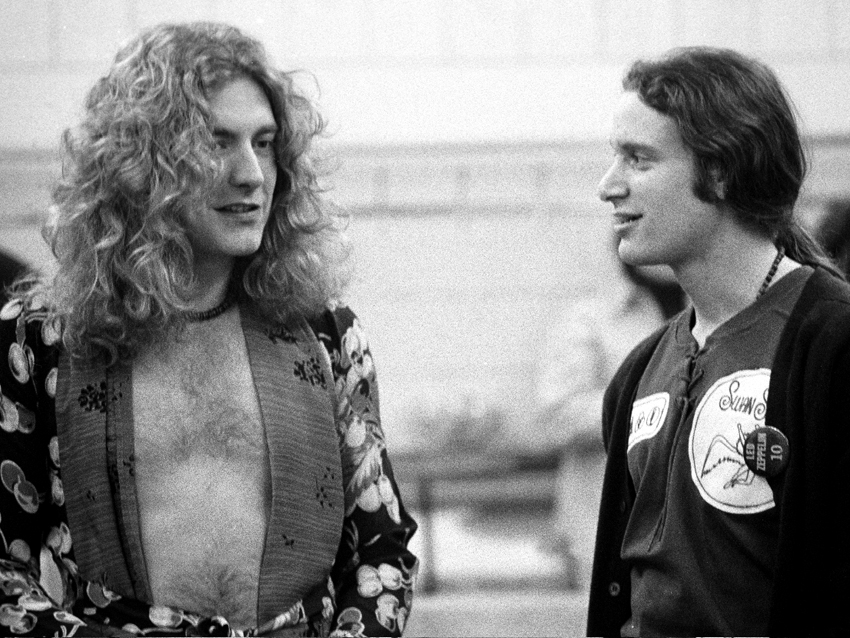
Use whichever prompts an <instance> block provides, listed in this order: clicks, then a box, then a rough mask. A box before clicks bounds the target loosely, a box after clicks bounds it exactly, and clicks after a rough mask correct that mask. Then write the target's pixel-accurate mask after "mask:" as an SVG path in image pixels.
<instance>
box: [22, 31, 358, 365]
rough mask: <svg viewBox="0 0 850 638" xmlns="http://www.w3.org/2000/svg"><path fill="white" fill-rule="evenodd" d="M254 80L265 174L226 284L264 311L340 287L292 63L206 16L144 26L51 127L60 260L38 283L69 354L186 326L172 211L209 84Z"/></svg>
mask: <svg viewBox="0 0 850 638" xmlns="http://www.w3.org/2000/svg"><path fill="white" fill-rule="evenodd" d="M243 76H244V77H248V78H250V79H251V80H253V81H255V82H257V84H258V85H259V86H260V87H261V88H262V90H263V91H264V93H265V95H266V96H267V97H268V100H269V103H270V105H271V109H272V112H273V114H274V118H275V120H276V121H277V124H278V127H279V132H278V134H277V137H276V139H275V155H276V160H277V171H278V176H277V183H276V187H275V192H274V196H273V200H272V206H271V214H270V217H269V222H268V224H267V225H266V228H265V230H264V233H263V238H262V244H261V247H260V249H259V251H258V252H257V253H255V254H254V255H251V256H250V257H244V258H241V259H240V260H238V261H237V265H236V268H235V274H234V287H235V288H237V290H238V292H239V294H240V295H241V297H242V299H243V301H250V302H252V303H254V304H255V305H256V307H258V308H259V309H260V311H261V312H262V313H263V314H265V315H266V316H267V317H269V318H270V319H272V320H275V321H286V320H287V319H288V318H290V317H291V316H292V315H294V314H302V315H305V316H309V315H312V314H315V313H318V312H320V311H321V310H322V309H323V308H324V307H326V306H328V305H331V304H333V303H334V301H335V300H337V299H338V298H339V296H340V295H341V293H342V290H343V288H344V285H345V283H346V280H347V276H348V267H347V257H348V252H349V251H348V244H347V242H346V240H345V236H344V234H343V230H344V222H345V216H344V215H342V214H341V213H340V211H339V210H337V209H336V208H334V207H332V206H331V204H330V203H329V202H328V201H326V200H325V199H324V198H322V197H321V191H320V188H319V186H318V181H317V169H316V166H315V162H314V161H313V159H311V153H310V151H311V143H312V141H313V139H314V138H315V137H316V136H317V135H319V134H320V133H321V132H322V131H323V129H324V122H323V120H322V118H321V116H320V114H319V113H318V111H317V110H316V108H315V106H314V105H313V104H312V102H311V101H310V100H309V99H308V98H307V97H306V96H305V95H304V94H302V93H301V92H299V91H298V90H297V89H296V87H295V84H294V77H293V75H292V74H289V73H284V72H281V71H279V70H277V69H275V68H274V67H273V66H272V65H271V64H270V62H269V60H268V58H267V55H266V53H265V50H264V48H263V46H262V45H261V44H260V43H259V42H257V41H256V40H255V39H253V38H251V37H249V36H247V35H245V34H244V33H242V32H240V31H239V30H238V29H236V28H234V27H231V26H227V25H223V24H215V23H206V22H202V23H190V24H166V25H160V26H156V27H153V28H150V29H148V30H146V31H144V32H143V33H141V34H140V35H139V36H138V37H136V38H135V39H134V40H133V41H131V42H130V43H129V44H127V45H126V46H125V47H123V48H122V49H121V50H120V51H119V52H118V54H117V56H116V57H115V60H114V62H113V64H112V67H111V69H110V71H109V73H108V74H107V75H106V76H105V77H103V78H101V79H100V80H99V81H98V82H97V83H96V84H95V86H94V87H93V88H92V89H91V91H90V92H89V94H88V97H87V100H86V103H85V115H84V117H83V120H82V122H81V123H80V125H79V126H77V127H76V128H73V129H69V130H68V131H66V132H65V134H64V136H63V147H64V158H63V159H64V161H63V176H62V179H61V180H60V182H59V183H58V185H57V186H56V188H55V190H54V193H53V202H54V204H53V206H52V207H51V211H52V215H51V219H50V221H49V222H48V224H47V225H46V226H45V231H44V235H45V239H46V240H47V241H48V242H49V244H50V246H51V248H52V250H53V253H54V255H55V256H56V258H57V260H58V270H57V273H56V275H55V277H54V278H52V279H51V280H49V281H46V282H43V283H42V284H39V285H36V286H34V287H32V288H30V290H29V292H28V293H27V294H28V295H30V296H31V297H32V296H35V295H39V294H46V295H47V297H48V299H47V300H48V301H49V302H50V306H51V307H52V308H53V312H54V313H55V314H56V316H57V317H58V318H59V319H61V321H62V323H63V326H64V343H65V346H66V347H67V348H68V350H69V351H70V352H71V353H72V354H74V355H77V356H82V357H84V358H91V357H94V356H97V355H102V354H105V355H107V359H108V360H109V361H110V362H114V361H116V360H117V359H119V358H121V359H124V358H131V357H132V356H133V355H134V354H135V353H136V352H137V351H138V347H139V344H141V343H144V342H145V341H146V340H148V339H150V338H153V337H156V336H157V335H161V334H162V333H163V331H167V330H170V329H172V328H177V329H179V328H180V327H181V326H183V325H184V323H185V319H184V312H185V310H187V298H188V291H189V290H190V287H191V285H192V282H193V275H192V264H193V255H192V249H191V247H190V245H189V242H188V239H187V236H186V232H185V230H184V226H183V221H182V219H183V212H184V211H186V210H188V209H189V208H190V207H193V206H198V205H203V204H204V203H205V194H206V193H207V192H208V191H209V189H210V186H211V185H212V184H213V182H214V179H215V176H216V171H217V165H216V161H215V159H214V153H213V150H214V143H213V136H212V132H211V111H210V106H209V101H208V98H209V96H210V92H211V91H212V90H213V89H215V88H216V87H219V86H221V85H222V83H225V82H227V81H228V80H231V79H234V78H237V77H243Z"/></svg>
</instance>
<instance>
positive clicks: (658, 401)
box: [629, 392, 670, 449]
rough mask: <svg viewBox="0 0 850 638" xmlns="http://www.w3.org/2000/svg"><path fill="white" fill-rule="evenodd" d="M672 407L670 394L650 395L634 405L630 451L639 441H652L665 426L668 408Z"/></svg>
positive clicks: (630, 430)
mask: <svg viewBox="0 0 850 638" xmlns="http://www.w3.org/2000/svg"><path fill="white" fill-rule="evenodd" d="M669 406H670V394H669V393H668V392H658V393H656V394H650V395H649V396H648V397H644V398H643V399H640V400H639V401H635V402H634V404H633V405H632V417H631V427H630V428H629V449H632V446H633V445H634V444H635V443H638V442H639V441H645V440H646V439H651V438H652V437H654V436H655V435H656V434H658V432H659V430H661V426H662V425H664V420H665V419H666V418H667V408H668V407H669Z"/></svg>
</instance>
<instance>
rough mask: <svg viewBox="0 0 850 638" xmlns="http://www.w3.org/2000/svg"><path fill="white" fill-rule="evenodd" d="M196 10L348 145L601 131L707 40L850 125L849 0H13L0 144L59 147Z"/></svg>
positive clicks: (817, 116) (3, 14) (828, 130)
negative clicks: (306, 82)
mask: <svg viewBox="0 0 850 638" xmlns="http://www.w3.org/2000/svg"><path fill="white" fill-rule="evenodd" d="M193 19H213V20H226V21H229V22H233V23H235V24H237V25H241V26H243V27H244V28H245V29H247V30H249V31H250V32H251V33H253V34H255V35H257V36H258V37H260V38H261V39H262V40H263V41H265V42H266V43H267V44H268V46H269V48H270V50H271V51H272V53H273V54H274V56H275V58H276V59H277V60H278V61H279V62H280V63H281V64H282V65H283V66H285V67H290V68H306V69H309V70H311V71H312V72H314V73H315V75H316V77H317V79H318V81H319V84H320V87H321V90H322V95H321V102H322V105H323V107H324V110H325V112H326V113H327V115H328V117H329V119H330V121H331V126H332V130H333V131H334V132H335V134H336V139H337V141H338V142H339V143H340V144H370V145H371V144H408V143H430V142H479V141H505V140H511V141H517V140H519V141H523V140H563V139H567V140H571V139H585V138H588V137H600V136H604V134H605V130H606V127H607V121H608V108H607V105H608V104H609V103H610V101H611V99H612V97H613V96H614V95H615V94H616V93H617V91H618V78H619V75H620V73H621V71H622V69H623V67H624V66H625V65H626V64H627V62H628V61H630V60H631V59H632V58H634V57H635V56H638V55H644V54H652V53H655V52H659V51H661V50H664V49H666V48H668V47H671V46H676V45H683V44H697V43H699V44H715V45H722V46H731V47H735V48H738V49H741V50H743V51H746V52H750V53H754V54H756V55H759V56H760V57H762V58H763V59H764V60H765V61H767V62H768V63H770V64H772V65H774V66H775V67H776V68H777V70H778V72H779V74H780V76H781V77H782V78H783V79H784V80H785V82H786V83H787V84H788V86H789V88H790V90H791V93H792V95H793V96H794V98H795V100H796V102H797V103H798V104H799V106H800V109H801V111H802V114H803V117H804V120H805V121H806V123H807V127H808V130H809V131H810V132H811V133H813V134H817V135H848V134H850V117H848V116H847V113H848V112H849V111H850V37H848V36H850V3H848V2H846V0H806V1H805V2H800V1H799V0H570V1H569V2H564V1H562V0H336V1H333V2H332V1H328V0H324V1H323V0H239V2H232V1H230V0H205V1H204V0H201V1H198V0H74V1H73V2H72V1H70V0H4V2H3V3H2V5H0V78H2V79H0V108H2V112H3V118H2V119H0V148H14V149H20V148H24V149H30V148H34V147H35V148H43V149H53V148H55V146H56V140H57V139H58V134H59V132H60V131H61V130H62V128H64V127H65V126H67V125H68V124H70V123H71V122H72V121H73V119H74V114H75V113H76V111H77V109H78V106H79V104H80V103H81V100H82V98H83V95H84V93H85V91H86V89H87V88H88V87H89V86H90V85H91V84H92V82H93V81H94V79H96V77H97V76H98V74H100V73H102V72H103V71H104V70H105V69H106V68H107V66H108V63H109V60H110V59H111V57H112V55H113V54H114V52H115V50H116V48H117V46H118V45H119V43H120V42H122V41H124V40H125V39H127V38H128V37H129V36H131V35H132V34H134V33H135V32H136V31H137V30H138V29H139V28H141V27H144V26H147V25H150V24H154V23H157V22H161V21H169V20H193Z"/></svg>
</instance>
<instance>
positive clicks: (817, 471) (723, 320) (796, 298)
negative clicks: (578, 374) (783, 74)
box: [588, 47, 850, 636]
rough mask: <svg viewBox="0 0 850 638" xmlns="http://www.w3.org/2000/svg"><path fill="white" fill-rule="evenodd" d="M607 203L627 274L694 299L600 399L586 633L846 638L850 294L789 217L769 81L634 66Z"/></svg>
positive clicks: (778, 106)
mask: <svg viewBox="0 0 850 638" xmlns="http://www.w3.org/2000/svg"><path fill="white" fill-rule="evenodd" d="M623 88H624V92H623V95H622V97H621V100H620V102H619V103H618V105H617V107H616V110H615V114H614V121H613V127H612V132H611V138H610V142H611V146H612V147H613V150H614V160H613V164H612V166H611V168H610V169H609V170H608V172H607V173H606V174H605V176H604V177H603V178H602V182H601V183H600V186H599V192H600V197H601V198H602V199H603V200H604V201H606V202H609V203H611V204H612V205H613V223H614V229H615V231H616V233H617V234H618V237H619V243H618V253H619V256H620V259H622V260H623V261H624V262H625V263H627V264H631V265H636V266H637V265H651V264H666V265H668V266H670V267H671V268H672V270H673V272H674V274H675V276H676V279H677V281H678V282H679V284H680V285H681V286H682V288H683V289H684V291H685V292H686V293H687V294H688V297H689V299H690V301H691V303H690V306H689V307H688V308H686V309H685V310H684V311H683V312H682V313H680V314H678V315H677V316H675V317H674V318H673V319H672V320H670V322H669V323H668V324H667V325H666V326H665V327H664V328H662V329H661V330H659V331H658V332H656V333H655V334H654V335H652V336H651V337H649V338H648V339H647V340H645V341H644V342H643V343H642V344H640V345H639V346H637V347H636V349H635V350H633V351H632V353H631V354H630V355H629V356H628V357H627V358H626V360H625V361H624V363H623V364H622V365H621V367H620V369H619V370H618V372H617V373H616V375H615V377H614V379H613V380H612V382H611V384H610V385H609V387H608V390H607V392H606V395H605V399H604V402H603V440H604V444H605V448H606V450H607V453H608V460H607V466H606V471H605V478H604V485H603V495H602V502H601V508H600V518H599V526H598V531H597V539H596V552H595V557H594V566H593V578H592V583H591V591H590V607H589V619H588V634H589V635H623V636H651V635H691V636H693V635H762V636H763V635H777V634H778V635H797V634H819V635H820V634H822V635H827V634H835V635H837V634H839V633H844V632H846V619H845V616H846V615H845V613H844V605H843V603H844V602H846V601H845V599H846V597H847V593H848V592H850V550H848V539H850V416H848V415H850V393H848V391H847V388H848V387H850V286H848V285H847V283H846V282H845V281H844V280H843V277H842V275H841V274H840V273H839V272H838V271H837V270H836V268H835V267H834V265H833V264H831V263H830V261H829V260H828V258H827V257H826V255H825V254H824V253H823V251H822V250H821V249H820V247H819V246H818V245H817V243H816V242H814V241H813V240H812V239H811V238H810V237H809V235H808V234H807V233H806V232H805V231H804V230H803V229H802V228H801V227H800V226H799V225H798V224H797V222H796V220H795V216H794V205H795V202H796V199H797V196H798V193H799V191H800V187H801V185H802V183H803V178H804V175H805V158H804V153H803V148H802V145H801V142H800V139H799V134H798V130H797V125H796V121H795V116H794V112H793V110H792V107H791V105H790V103H789V100H788V99H787V97H786V96H785V93H784V91H783V89H782V86H781V85H780V83H779V81H778V80H777V78H776V76H775V75H774V73H773V72H772V71H771V70H770V69H768V68H767V67H765V66H764V65H763V64H761V63H760V62H758V61H756V60H753V59H751V58H748V57H745V56H743V55H740V54H738V53H735V52H733V51H729V50H724V49H713V48H702V47H698V48H686V49H677V50H673V51H671V52H669V53H668V54H666V55H664V56H662V57H660V58H659V59H656V60H650V61H640V62H637V63H635V64H634V65H633V66H632V67H631V68H630V69H629V71H628V72H627V74H626V76H625V79H624V81H623Z"/></svg>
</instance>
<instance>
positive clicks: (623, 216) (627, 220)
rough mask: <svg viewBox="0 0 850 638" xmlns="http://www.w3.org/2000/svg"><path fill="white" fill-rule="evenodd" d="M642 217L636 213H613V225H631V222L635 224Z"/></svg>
mask: <svg viewBox="0 0 850 638" xmlns="http://www.w3.org/2000/svg"><path fill="white" fill-rule="evenodd" d="M641 217H643V215H639V214H637V213H621V212H617V213H614V223H615V224H631V223H632V222H636V221H637V220H639V219H640V218H641Z"/></svg>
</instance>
